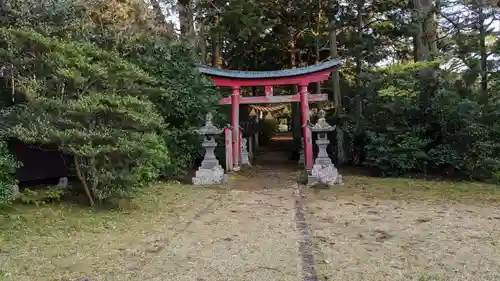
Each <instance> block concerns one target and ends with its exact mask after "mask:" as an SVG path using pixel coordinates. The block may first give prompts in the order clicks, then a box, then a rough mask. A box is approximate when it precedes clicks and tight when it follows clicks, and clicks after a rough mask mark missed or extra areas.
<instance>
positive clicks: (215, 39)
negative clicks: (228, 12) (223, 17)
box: [211, 14, 222, 68]
mask: <svg viewBox="0 0 500 281" xmlns="http://www.w3.org/2000/svg"><path fill="white" fill-rule="evenodd" d="M215 25H216V27H218V26H219V15H218V14H217V15H216V16H215ZM211 41H212V66H213V67H217V68H221V64H222V60H221V57H220V41H219V32H218V31H217V29H215V30H212V39H211Z"/></svg>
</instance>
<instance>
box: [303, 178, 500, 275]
mask: <svg viewBox="0 0 500 281" xmlns="http://www.w3.org/2000/svg"><path fill="white" fill-rule="evenodd" d="M307 200H308V208H309V216H308V221H309V223H310V225H311V229H312V237H313V243H314V248H315V258H316V261H317V270H318V274H319V276H320V279H321V280H330V281H332V280H336V281H337V280H338V281H341V280H342V281H343V280H350V281H351V280H352V281H356V280H360V281H361V280H370V281H378V280H380V281H386V280H390V281H392V280H394V281H396V280H397V281H399V280H412V281H420V280H425V281H429V280H435V281H455V280H456V281H459V280H478V281H479V280H481V281H483V280H484V281H490V280H500V266H499V265H500V242H499V241H500V188H499V187H498V186H494V185H488V184H482V183H471V182H444V181H425V180H416V179H403V178H399V179H392V178H371V177H362V176H346V177H345V185H343V186H339V187H335V188H333V189H330V190H308V191H307Z"/></svg>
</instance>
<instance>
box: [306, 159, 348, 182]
mask: <svg viewBox="0 0 500 281" xmlns="http://www.w3.org/2000/svg"><path fill="white" fill-rule="evenodd" d="M316 184H324V185H327V186H334V185H336V184H343V181H342V175H340V174H339V172H338V170H337V168H335V166H334V165H333V164H329V165H319V164H314V166H313V168H312V170H311V174H310V175H309V176H308V178H307V186H313V185H316Z"/></svg>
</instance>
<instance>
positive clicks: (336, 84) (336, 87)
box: [329, 1, 347, 165]
mask: <svg viewBox="0 0 500 281" xmlns="http://www.w3.org/2000/svg"><path fill="white" fill-rule="evenodd" d="M330 3H331V7H330V10H331V15H330V26H329V35H330V36H329V37H330V58H332V59H337V58H338V57H339V53H338V47H337V27H336V22H337V20H336V18H335V12H334V11H335V9H334V7H333V6H334V4H333V1H331V2H330ZM331 79H332V92H333V102H334V103H335V105H334V110H335V112H334V115H335V119H336V120H337V122H338V123H337V128H336V133H335V135H336V143H337V146H336V156H337V164H339V165H341V164H344V163H345V162H347V153H346V147H345V142H344V130H343V128H342V121H341V120H340V114H341V112H342V94H341V92H340V77H339V73H338V71H335V72H333V73H332V78H331Z"/></svg>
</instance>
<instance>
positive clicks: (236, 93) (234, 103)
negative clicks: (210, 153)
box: [231, 86, 241, 168]
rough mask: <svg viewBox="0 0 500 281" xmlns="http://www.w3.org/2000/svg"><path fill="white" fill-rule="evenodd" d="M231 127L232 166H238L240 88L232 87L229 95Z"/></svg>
mask: <svg viewBox="0 0 500 281" xmlns="http://www.w3.org/2000/svg"><path fill="white" fill-rule="evenodd" d="M231 126H232V127H233V165H234V167H235V168H236V167H239V166H240V155H239V154H240V151H241V150H240V141H239V139H240V87H239V86H234V87H233V92H232V95H231Z"/></svg>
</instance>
